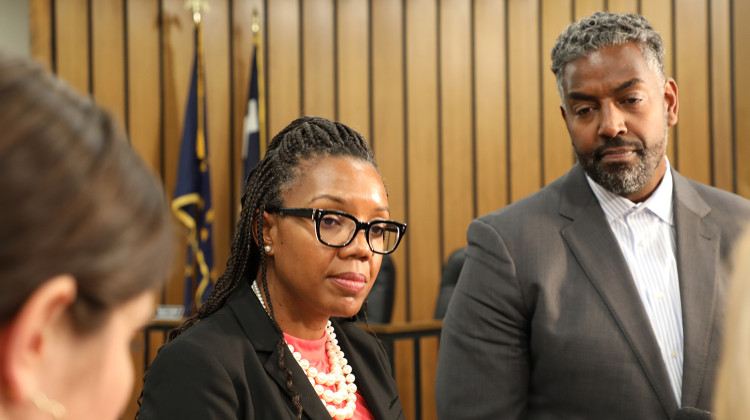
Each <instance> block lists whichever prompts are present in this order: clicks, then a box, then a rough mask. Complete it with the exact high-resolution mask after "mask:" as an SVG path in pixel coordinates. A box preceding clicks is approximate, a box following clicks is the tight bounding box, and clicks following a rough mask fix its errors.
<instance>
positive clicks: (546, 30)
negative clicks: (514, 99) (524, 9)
mask: <svg viewBox="0 0 750 420" xmlns="http://www.w3.org/2000/svg"><path fill="white" fill-rule="evenodd" d="M541 13H542V53H541V64H540V65H541V67H542V140H543V142H544V143H543V147H544V150H543V159H544V161H543V165H544V179H543V182H544V184H549V183H550V182H552V181H554V180H555V179H557V178H558V177H560V176H561V175H563V174H564V173H566V172H567V171H568V170H569V169H570V167H571V166H572V165H573V162H574V161H575V155H574V153H573V148H572V147H571V146H570V136H569V135H568V131H567V128H566V127H565V122H564V120H563V118H562V115H561V113H560V104H561V103H562V100H561V99H560V93H559V91H558V90H557V82H556V80H555V75H554V74H553V73H552V70H550V66H551V64H552V59H551V58H550V53H551V51H552V47H553V46H554V45H555V41H556V40H557V37H558V36H559V35H560V34H561V33H562V31H563V30H564V29H565V27H566V26H567V25H568V23H569V22H570V21H571V20H572V17H571V2H570V0H543V1H542V11H541Z"/></svg>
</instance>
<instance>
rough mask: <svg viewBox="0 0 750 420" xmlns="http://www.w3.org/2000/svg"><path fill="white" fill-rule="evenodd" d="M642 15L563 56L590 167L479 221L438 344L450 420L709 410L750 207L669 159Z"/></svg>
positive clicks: (568, 106)
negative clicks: (727, 298)
mask: <svg viewBox="0 0 750 420" xmlns="http://www.w3.org/2000/svg"><path fill="white" fill-rule="evenodd" d="M663 56H664V51H663V45H662V41H661V38H660V36H659V35H658V34H657V33H656V32H655V31H654V30H653V28H652V27H651V26H650V25H649V24H648V22H647V21H646V19H645V18H643V17H640V16H636V15H619V14H611V13H601V12H597V13H595V14H594V15H592V16H590V17H589V18H586V19H583V20H582V21H580V22H578V23H576V24H571V25H570V26H568V28H567V29H566V30H565V31H564V33H563V34H562V35H561V36H560V37H559V38H558V40H557V43H556V45H555V47H554V48H553V50H552V61H553V64H552V70H553V72H554V73H555V76H556V78H557V83H558V88H559V91H560V95H561V98H562V105H561V107H560V108H561V110H562V116H563V119H564V120H565V124H566V126H567V129H568V132H569V134H570V138H571V141H572V144H573V148H574V149H575V153H576V156H577V158H578V163H577V164H576V165H575V166H574V167H573V168H572V169H571V170H570V171H569V172H568V173H567V174H566V175H564V176H563V177H561V178H560V179H558V180H556V181H555V182H553V183H552V184H550V185H548V186H547V187H545V188H543V189H542V190H540V191H539V192H537V193H535V194H533V195H531V196H529V197H527V198H525V199H523V200H521V201H518V202H517V203H515V204H512V205H510V206H508V207H506V208H504V209H501V210H498V211H496V212H494V213H491V214H489V215H486V216H483V217H480V218H478V219H476V220H475V221H473V222H472V223H471V225H470V226H469V230H468V233H467V237H468V242H469V246H468V248H467V259H466V262H465V264H464V267H463V270H462V272H461V276H460V279H459V281H458V285H457V287H456V290H455V292H454V294H453V297H452V300H451V302H450V305H449V307H448V311H447V315H446V317H445V321H444V324H443V333H442V337H441V341H440V357H439V363H438V371H437V383H436V397H437V398H436V399H437V408H438V418H440V419H446V420H454V419H493V420H494V419H623V420H624V419H627V420H654V419H669V418H671V417H672V416H673V415H674V413H675V412H676V411H677V410H678V408H680V407H698V408H701V409H704V410H708V409H710V405H711V397H712V387H713V382H714V375H715V371H716V362H717V357H718V354H719V352H718V345H719V343H720V342H721V323H722V318H723V304H722V303H723V300H724V293H725V290H726V284H725V278H726V274H727V270H728V269H729V267H727V266H726V262H727V258H728V256H729V254H730V250H731V247H732V244H733V242H734V240H735V238H736V237H737V234H738V233H739V231H740V230H741V228H742V227H743V226H744V225H745V223H747V221H748V220H750V202H749V201H747V200H745V199H743V198H740V197H738V196H736V195H733V194H730V193H727V192H724V191H720V190H718V189H715V188H712V187H709V186H705V185H702V184H699V183H697V182H694V181H691V180H689V179H686V178H684V177H683V176H681V175H680V174H679V173H677V172H676V171H675V170H674V169H673V168H671V167H670V164H669V161H668V160H667V157H666V146H667V129H668V127H670V126H673V125H674V124H676V123H677V111H678V97H677V85H676V83H675V81H674V80H673V79H671V78H667V77H665V75H664V68H663Z"/></svg>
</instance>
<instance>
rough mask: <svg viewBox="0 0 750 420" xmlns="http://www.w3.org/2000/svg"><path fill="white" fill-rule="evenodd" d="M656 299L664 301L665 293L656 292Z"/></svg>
mask: <svg viewBox="0 0 750 420" xmlns="http://www.w3.org/2000/svg"><path fill="white" fill-rule="evenodd" d="M656 298H657V299H660V300H661V299H664V293H663V292H662V291H658V292H656Z"/></svg>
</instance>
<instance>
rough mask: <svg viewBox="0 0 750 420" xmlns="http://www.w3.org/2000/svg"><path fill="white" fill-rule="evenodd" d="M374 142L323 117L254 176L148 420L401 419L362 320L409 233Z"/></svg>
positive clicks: (295, 127) (145, 409) (303, 127)
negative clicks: (218, 269) (387, 259)
mask: <svg viewBox="0 0 750 420" xmlns="http://www.w3.org/2000/svg"><path fill="white" fill-rule="evenodd" d="M388 219H389V211H388V198H387V195H386V191H385V187H384V186H383V181H382V179H381V177H380V175H379V174H378V171H377V169H376V165H375V161H374V159H373V156H372V152H371V151H370V149H369V148H368V146H367V143H366V141H365V139H364V138H363V137H362V136H361V135H360V134H359V133H357V132H356V131H354V130H352V129H351V128H349V127H347V126H345V125H343V124H340V123H335V122H331V121H328V120H326V119H323V118H309V117H306V118H300V119H298V120H296V121H294V122H292V123H291V124H290V125H289V126H287V127H286V128H284V129H283V130H282V131H281V132H280V133H279V134H277V135H276V136H275V137H274V138H273V140H272V141H271V144H270V145H269V147H268V150H267V152H266V156H265V157H264V158H263V160H262V161H261V162H260V163H259V164H258V166H257V167H256V168H255V169H254V170H253V171H252V172H251V173H250V175H249V177H248V179H247V181H246V184H245V191H244V194H243V197H242V212H241V215H240V220H239V222H238V224H237V230H236V234H235V238H234V242H233V244H232V251H231V255H230V257H229V260H228V262H227V269H226V272H225V273H224V274H223V275H222V276H221V277H220V278H219V280H218V281H217V283H216V285H215V288H214V292H213V294H212V295H211V297H210V298H209V299H208V300H207V301H206V302H205V303H204V304H203V306H201V308H200V310H199V311H198V313H197V314H196V315H195V316H193V317H191V318H189V319H188V320H187V321H186V322H185V323H184V324H183V325H182V326H181V327H179V328H177V329H176V330H174V331H172V332H171V333H170V342H169V343H168V344H166V345H165V346H164V347H162V348H161V350H160V351H159V354H158V355H157V357H156V359H155V360H154V362H153V364H152V365H151V367H150V368H149V371H148V372H147V373H146V376H145V384H144V389H143V394H142V398H141V407H140V412H139V419H140V420H157V419H158V420H168V419H180V420H190V419H195V420H198V419H201V420H204V419H216V420H219V419H221V420H227V419H242V420H245V419H263V420H266V419H268V420H276V419H295V418H296V419H303V418H304V419H326V418H328V419H331V418H334V419H338V420H342V419H352V418H353V419H379V420H380V419H383V420H390V419H400V418H403V411H402V409H401V402H400V401H399V399H398V391H397V389H396V384H395V382H394V380H393V377H392V373H391V369H390V363H389V361H388V358H387V356H386V353H385V351H384V350H383V348H382V346H381V345H380V344H379V342H378V341H377V340H375V338H373V337H372V336H370V335H369V334H367V333H365V332H364V331H362V330H361V329H360V328H359V327H358V326H357V325H355V324H354V323H353V322H351V321H352V317H353V316H354V315H355V314H356V313H357V311H358V310H359V308H360V306H362V304H363V302H364V300H365V297H366V296H367V293H368V292H369V291H370V288H371V287H372V284H373V281H374V280H375V278H376V276H377V274H378V270H379V269H380V263H381V259H382V256H383V254H388V253H391V252H393V251H394V250H395V249H396V246H398V244H399V242H400V240H401V238H402V237H403V234H404V232H405V230H406V225H404V224H402V223H398V222H394V221H391V220H388Z"/></svg>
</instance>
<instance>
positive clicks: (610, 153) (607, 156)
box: [600, 147, 635, 162]
mask: <svg viewBox="0 0 750 420" xmlns="http://www.w3.org/2000/svg"><path fill="white" fill-rule="evenodd" d="M634 154H635V151H634V150H632V149H627V148H621V147H616V148H611V149H605V150H603V151H602V152H601V153H600V156H601V160H602V161H604V162H618V161H623V160H627V159H629V158H630V157H631V156H632V155H634Z"/></svg>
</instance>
